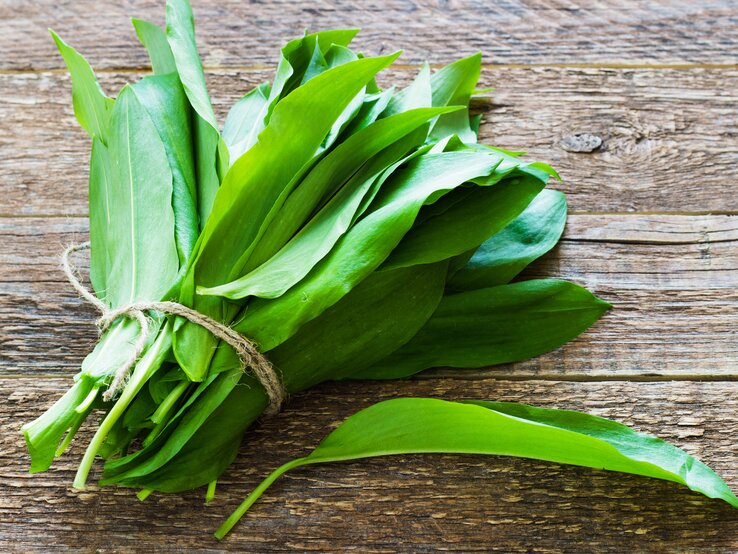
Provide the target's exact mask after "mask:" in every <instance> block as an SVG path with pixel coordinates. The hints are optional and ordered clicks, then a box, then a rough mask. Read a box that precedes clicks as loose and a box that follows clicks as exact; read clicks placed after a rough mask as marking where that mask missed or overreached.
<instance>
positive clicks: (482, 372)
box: [0, 368, 738, 383]
mask: <svg viewBox="0 0 738 554" xmlns="http://www.w3.org/2000/svg"><path fill="white" fill-rule="evenodd" d="M72 377H73V375H72V374H69V375H60V374H58V373H48V374H38V375H34V374H28V373H17V374H13V373H8V374H0V381H3V380H14V379H33V380H39V379H42V380H44V381H54V380H69V379H71V378H72ZM430 380H452V381H520V382H523V381H531V382H532V381H546V382H558V383H679V382H682V381H683V382H690V383H734V382H736V381H738V374H732V373H728V374H725V375H682V374H673V375H669V374H667V375H625V376H624V375H587V374H584V373H581V374H577V373H574V374H570V375H563V374H559V373H550V374H548V373H536V374H532V373H525V374H520V372H515V371H514V370H513V371H512V372H503V371H499V370H496V369H494V368H489V369H477V370H475V369H463V368H458V369H429V370H426V371H425V372H424V373H421V374H419V375H415V376H414V377H412V378H410V379H407V380H404V379H396V380H395V381H430ZM370 381H371V380H370ZM352 382H358V381H344V382H343V383H352ZM372 382H380V381H372ZM337 383H341V382H339V381H337Z"/></svg>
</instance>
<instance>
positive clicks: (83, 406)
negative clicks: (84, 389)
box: [74, 387, 100, 414]
mask: <svg viewBox="0 0 738 554" xmlns="http://www.w3.org/2000/svg"><path fill="white" fill-rule="evenodd" d="M98 392H100V387H95V388H93V389H92V390H91V391H90V392H89V394H88V395H87V396H86V397H85V399H84V400H83V401H82V402H80V403H79V406H77V407H76V408H75V409H74V411H75V412H77V413H78V414H82V413H84V412H86V411H87V408H89V407H90V406H91V405H92V403H93V402H94V401H95V398H97V393H98Z"/></svg>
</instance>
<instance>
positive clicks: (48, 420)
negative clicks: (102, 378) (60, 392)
mask: <svg viewBox="0 0 738 554" xmlns="http://www.w3.org/2000/svg"><path fill="white" fill-rule="evenodd" d="M94 386H95V384H94V382H93V381H92V380H90V379H80V380H78V381H77V382H76V383H75V384H74V385H73V386H72V388H70V389H69V390H68V391H67V392H66V393H65V394H64V396H62V397H61V398H60V399H59V400H57V401H56V402H55V403H54V405H53V406H52V407H51V408H49V409H48V410H47V411H46V412H44V413H43V414H42V415H41V416H40V417H38V418H37V419H35V420H34V421H32V422H30V423H26V424H25V425H23V427H22V428H21V430H22V431H23V437H24V438H25V439H26V445H27V446H28V452H29V453H30V455H31V471H32V472H37V471H46V470H47V469H49V468H50V467H51V463H52V462H53V461H54V458H55V453H56V449H57V447H58V446H59V443H60V442H61V440H62V438H63V437H64V434H65V433H66V432H67V430H68V429H69V428H70V427H73V426H74V424H75V421H80V422H81V421H82V420H84V419H85V417H86V416H87V413H85V412H83V413H81V414H80V413H78V412H76V411H75V409H76V408H77V406H79V405H80V404H81V403H82V401H83V400H84V399H85V398H86V397H87V396H88V395H89V394H90V391H91V390H93V388H94ZM72 435H74V431H72Z"/></svg>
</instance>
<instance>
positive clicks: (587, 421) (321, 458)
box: [215, 398, 738, 539]
mask: <svg viewBox="0 0 738 554" xmlns="http://www.w3.org/2000/svg"><path fill="white" fill-rule="evenodd" d="M420 453H458V454H488V455H497V456H517V457H523V458H531V459H536V460H545V461H550V462H556V463H562V464H571V465H577V466H584V467H591V468H596V469H606V470H610V471H619V472H623V473H632V474H635V475H643V476H646V477H654V478H656V479H664V480H667V481H673V482H676V483H680V484H682V485H686V486H687V487H689V488H690V489H692V490H694V491H697V492H700V493H702V494H704V495H705V496H708V497H710V498H719V499H721V500H724V501H725V502H727V503H729V504H730V505H732V506H734V507H737V508H738V498H737V497H736V496H735V494H733V492H732V491H731V490H730V488H729V487H728V485H726V484H725V482H724V481H723V480H722V479H720V477H719V476H718V475H717V474H716V473H715V472H714V471H712V470H711V469H710V468H709V467H707V466H706V465H705V464H703V463H702V462H700V461H699V460H697V459H695V458H693V457H692V456H690V455H689V454H687V453H686V452H684V451H683V450H681V449H679V448H677V447H675V446H673V445H671V444H669V443H667V442H665V441H663V440H661V439H658V438H656V437H653V436H650V435H646V434H644V433H638V432H636V431H634V430H632V429H630V428H629V427H627V426H625V425H622V424H620V423H617V422H615V421H612V420H609V419H604V418H601V417H596V416H591V415H587V414H584V413H580V412H573V411H568V410H553V409H546V408H534V407H532V406H527V405H524V404H514V403H505V402H484V401H469V402H447V401H444V400H436V399H431V398H398V399H395V400H387V401H385V402H380V403H378V404H374V405H373V406H370V407H369V408H366V409H365V410H362V411H360V412H358V413H357V414H354V415H353V416H351V417H349V418H348V419H347V420H346V421H344V422H343V423H342V424H341V425H340V426H339V427H338V428H337V429H336V430H335V431H333V432H332V433H331V434H329V435H328V436H327V437H326V438H325V439H324V440H323V442H321V443H320V445H319V446H318V447H317V448H316V449H315V450H313V452H311V453H310V454H309V455H308V456H306V457H304V458H298V459H296V460H293V461H291V462H289V463H287V464H285V465H283V466H281V467H280V468H278V469H277V470H275V471H274V472H273V473H272V474H271V475H269V476H268V477H267V478H266V479H264V481H262V482H261V484H260V485H259V486H258V487H257V488H256V489H255V490H254V491H253V492H252V493H251V494H250V495H249V496H248V497H247V498H246V500H244V501H243V503H242V504H241V505H240V506H239V507H238V509H237V510H236V511H235V512H234V513H233V514H232V515H231V516H230V517H229V518H228V519H227V520H226V521H225V522H224V523H223V525H221V526H220V528H219V529H218V531H217V532H216V534H215V536H216V537H217V538H219V539H222V538H223V537H224V536H225V535H226V534H227V533H228V532H229V531H230V530H231V529H232V528H233V526H234V525H235V524H236V523H237V522H238V520H239V519H241V517H243V515H244V514H245V513H246V512H247V511H248V509H249V508H250V507H251V505H252V504H253V503H254V502H256V500H257V499H258V498H259V497H260V496H261V495H262V494H263V493H264V491H265V490H266V489H267V488H268V487H269V486H270V485H271V484H272V483H273V482H274V481H275V480H276V479H277V478H278V477H279V476H280V475H282V474H284V473H285V472H286V471H288V470H291V469H295V468H297V467H300V466H303V465H309V464H320V463H328V462H338V461H344V460H356V459H361V458H370V457H376V456H390V455H398V454H420Z"/></svg>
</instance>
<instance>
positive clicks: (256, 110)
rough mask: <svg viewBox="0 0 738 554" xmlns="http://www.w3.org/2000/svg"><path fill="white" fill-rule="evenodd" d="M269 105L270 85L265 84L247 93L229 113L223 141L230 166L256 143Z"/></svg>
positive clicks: (224, 127)
mask: <svg viewBox="0 0 738 554" xmlns="http://www.w3.org/2000/svg"><path fill="white" fill-rule="evenodd" d="M268 103H269V84H268V83H263V84H261V85H259V86H258V87H256V88H254V89H253V90H251V91H249V92H247V93H246V94H245V95H244V96H243V97H241V99H240V100H238V102H236V103H235V104H234V105H233V107H232V108H231V110H230V111H229V112H228V116H227V117H226V120H225V124H224V125H223V141H224V142H225V143H226V146H227V147H228V152H229V154H230V164H231V165H233V163H234V162H235V161H236V160H237V159H238V158H240V157H241V156H242V155H243V154H244V153H245V152H246V151H247V150H248V149H249V148H251V147H252V146H253V145H254V143H255V142H256V138H257V136H258V134H259V132H261V130H262V129H263V128H264V125H263V122H262V120H263V119H264V114H265V113H266V109H267V106H268Z"/></svg>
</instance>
